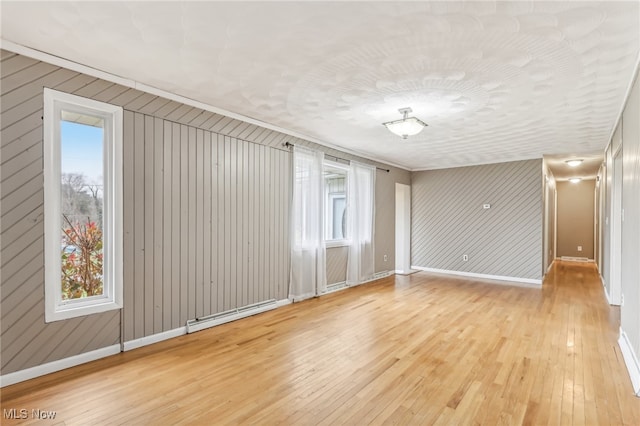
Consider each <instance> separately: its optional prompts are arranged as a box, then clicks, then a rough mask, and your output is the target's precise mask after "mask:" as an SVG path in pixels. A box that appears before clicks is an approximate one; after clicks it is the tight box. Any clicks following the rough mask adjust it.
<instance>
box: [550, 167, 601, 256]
mask: <svg viewBox="0 0 640 426" xmlns="http://www.w3.org/2000/svg"><path fill="white" fill-rule="evenodd" d="M557 188H558V257H562V256H571V257H586V258H588V259H593V253H594V251H593V242H594V241H593V231H594V193H595V179H590V180H583V181H581V182H578V183H571V182H567V181H561V182H557ZM578 246H582V251H578Z"/></svg>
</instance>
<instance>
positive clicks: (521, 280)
mask: <svg viewBox="0 0 640 426" xmlns="http://www.w3.org/2000/svg"><path fill="white" fill-rule="evenodd" d="M411 269H417V270H418V271H424V272H435V273H437V274H447V275H459V276H463V277H472V278H483V279H488V280H498V281H509V282H513V283H525V284H534V285H536V286H541V285H542V280H537V279H532V278H520V277H506V276H504V275H489V274H477V273H475V272H463V271H450V270H447V269H436V268H426V267H424V266H411Z"/></svg>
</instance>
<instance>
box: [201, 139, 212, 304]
mask: <svg viewBox="0 0 640 426" xmlns="http://www.w3.org/2000/svg"><path fill="white" fill-rule="evenodd" d="M203 143H204V146H203V154H202V161H203V172H204V176H203V178H202V179H203V185H204V186H203V197H204V214H203V222H204V223H203V225H204V235H203V241H202V244H203V247H202V255H203V259H204V261H203V265H202V267H203V269H204V270H203V274H204V276H203V278H202V281H203V290H204V292H203V293H204V294H203V295H202V299H203V300H202V303H203V309H202V311H203V313H204V312H211V263H212V262H211V261H212V256H211V192H212V191H211V169H212V164H211V132H204V141H203Z"/></svg>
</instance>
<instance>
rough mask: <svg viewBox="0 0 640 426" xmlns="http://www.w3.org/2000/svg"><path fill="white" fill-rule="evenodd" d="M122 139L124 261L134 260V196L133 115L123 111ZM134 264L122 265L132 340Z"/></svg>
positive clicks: (126, 332) (126, 321) (127, 328)
mask: <svg viewBox="0 0 640 426" xmlns="http://www.w3.org/2000/svg"><path fill="white" fill-rule="evenodd" d="M123 121H124V123H123V125H124V137H123V153H122V159H123V167H124V170H123V180H124V182H129V184H128V185H126V184H125V185H124V188H123V202H124V206H123V209H124V213H123V231H124V236H123V257H124V259H129V260H131V259H134V256H135V247H134V241H135V237H134V230H135V228H134V224H135V221H134V218H135V195H134V185H133V182H135V181H134V170H135V161H134V141H135V133H134V122H135V120H134V114H133V113H132V112H131V111H125V112H124V117H123ZM134 265H135V262H132V261H125V262H124V264H123V274H124V276H123V280H124V281H123V286H124V288H123V290H124V295H123V296H124V339H125V340H133V339H134V336H135V332H134V324H135V318H134V307H135V299H134V285H135V267H134Z"/></svg>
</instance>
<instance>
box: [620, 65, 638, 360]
mask: <svg viewBox="0 0 640 426" xmlns="http://www.w3.org/2000/svg"><path fill="white" fill-rule="evenodd" d="M622 155H623V166H622V170H623V175H624V176H623V185H622V208H623V212H624V213H623V218H622V259H621V266H622V271H621V275H622V294H624V300H625V302H624V305H623V306H621V308H620V317H621V318H620V322H621V327H622V329H623V330H624V332H625V333H626V334H627V336H628V338H629V341H630V343H631V345H632V347H633V350H634V351H635V354H636V356H639V355H640V262H638V259H640V80H639V79H638V77H637V75H636V80H635V83H634V85H633V87H632V90H631V93H630V95H629V99H628V100H627V105H626V106H625V109H624V112H623V115H622ZM627 301H628V302H627Z"/></svg>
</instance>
